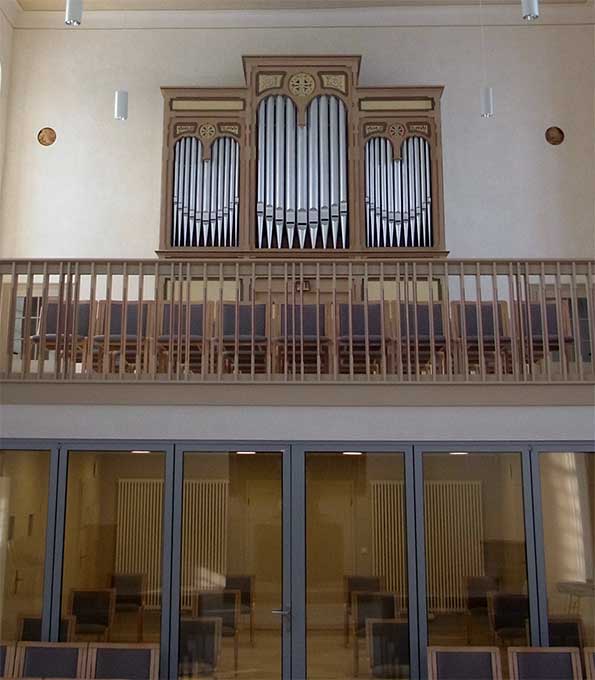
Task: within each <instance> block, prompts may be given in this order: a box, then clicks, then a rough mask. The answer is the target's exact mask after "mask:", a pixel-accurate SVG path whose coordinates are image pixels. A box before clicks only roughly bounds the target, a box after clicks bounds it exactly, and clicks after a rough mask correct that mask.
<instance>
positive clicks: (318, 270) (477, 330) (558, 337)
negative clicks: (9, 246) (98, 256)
mask: <svg viewBox="0 0 595 680" xmlns="http://www.w3.org/2000/svg"><path fill="white" fill-rule="evenodd" d="M593 266H594V265H593V263H592V262H589V261H551V260H548V261H535V260H532V261H514V260H509V261H503V260H498V261H485V260H481V261H480V260H478V261H470V260H464V261H463V260H450V259H449V260H431V261H429V260H397V259H394V258H386V259H378V258H374V259H370V260H366V259H360V260H352V261H345V260H334V259H331V258H324V257H321V258H319V259H312V258H308V259H302V260H297V259H292V260H289V259H287V260H281V259H279V258H274V259H272V258H271V259H268V260H266V259H242V260H223V259H221V260H217V261H216V260H214V259H212V258H209V259H205V260H204V261H198V260H192V261H190V260H184V261H171V260H167V261H165V260H153V261H149V260H144V261H121V260H118V261H88V260H81V261H74V260H68V261H56V260H48V261H42V260H31V261H25V260H19V261H6V260H4V261H0V310H1V312H2V314H1V319H2V320H1V322H0V371H1V377H2V379H3V380H4V381H5V382H11V381H12V382H40V381H41V382H48V381H50V382H73V381H78V382H84V381H87V382H89V381H90V382H97V381H103V382H134V383H138V382H199V383H237V382H244V383H280V384H284V383H328V384H332V383H366V384H378V383H389V384H404V383H448V384H473V383H480V384H486V383H494V384H512V385H514V384H521V383H593V382H595V372H594V364H593V349H594V343H595V340H594V327H595V324H594V316H593V314H594V308H595V295H594V293H595V288H594V284H593Z"/></svg>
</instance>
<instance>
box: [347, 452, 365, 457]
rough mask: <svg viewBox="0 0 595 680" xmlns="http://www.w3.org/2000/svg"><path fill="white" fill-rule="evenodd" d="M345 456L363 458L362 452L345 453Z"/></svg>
mask: <svg viewBox="0 0 595 680" xmlns="http://www.w3.org/2000/svg"><path fill="white" fill-rule="evenodd" d="M343 455H344V456H363V455H364V454H363V453H362V452H361V451H343Z"/></svg>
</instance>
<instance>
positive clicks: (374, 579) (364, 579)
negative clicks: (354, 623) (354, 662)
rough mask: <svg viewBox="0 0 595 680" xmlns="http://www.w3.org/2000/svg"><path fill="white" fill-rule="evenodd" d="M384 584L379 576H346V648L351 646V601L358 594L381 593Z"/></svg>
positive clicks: (344, 591) (344, 585)
mask: <svg viewBox="0 0 595 680" xmlns="http://www.w3.org/2000/svg"><path fill="white" fill-rule="evenodd" d="M381 590H382V584H381V581H380V577H379V576H358V575H353V576H344V577H343V594H344V596H345V599H344V605H343V609H344V633H345V647H347V646H348V645H349V632H350V622H351V604H352V602H351V600H352V595H353V593H356V592H360V591H363V592H371V593H374V592H380V591H381Z"/></svg>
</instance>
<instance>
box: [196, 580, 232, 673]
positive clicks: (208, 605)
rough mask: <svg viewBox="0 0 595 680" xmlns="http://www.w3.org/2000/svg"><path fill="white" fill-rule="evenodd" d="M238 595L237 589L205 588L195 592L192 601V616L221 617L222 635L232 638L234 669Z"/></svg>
mask: <svg viewBox="0 0 595 680" xmlns="http://www.w3.org/2000/svg"><path fill="white" fill-rule="evenodd" d="M240 597H241V593H240V591H239V590H220V591H217V590H206V591H203V592H199V593H196V594H195V596H194V599H193V603H192V616H193V617H194V618H203V617H205V618H219V619H221V635H222V637H224V638H226V637H231V638H233V647H234V669H235V670H236V671H237V670H238V651H239V633H240V627H239V623H240Z"/></svg>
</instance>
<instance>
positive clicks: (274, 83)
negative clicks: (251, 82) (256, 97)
mask: <svg viewBox="0 0 595 680" xmlns="http://www.w3.org/2000/svg"><path fill="white" fill-rule="evenodd" d="M282 85H283V73H259V74H258V94H260V93H261V92H266V90H274V89H275V88H278V87H281V86H282Z"/></svg>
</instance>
